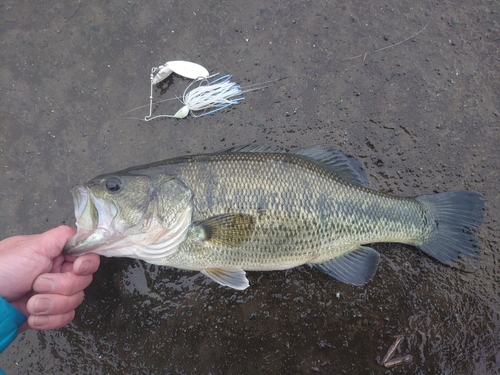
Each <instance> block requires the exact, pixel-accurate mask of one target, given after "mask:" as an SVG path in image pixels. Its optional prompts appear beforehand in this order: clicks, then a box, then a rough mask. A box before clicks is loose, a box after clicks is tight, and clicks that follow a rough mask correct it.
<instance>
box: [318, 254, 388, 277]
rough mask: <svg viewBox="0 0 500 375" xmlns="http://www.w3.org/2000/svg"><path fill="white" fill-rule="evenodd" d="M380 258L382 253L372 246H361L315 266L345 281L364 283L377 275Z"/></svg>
mask: <svg viewBox="0 0 500 375" xmlns="http://www.w3.org/2000/svg"><path fill="white" fill-rule="evenodd" d="M379 260H380V254H379V253H377V252H376V251H375V250H373V249H372V248H371V247H366V246H360V247H358V248H356V249H355V250H352V251H349V252H348V253H345V254H342V255H341V256H339V257H336V258H333V259H331V260H329V261H328V262H326V263H321V264H314V266H315V267H316V268H318V269H319V270H320V271H322V272H324V273H326V274H328V275H330V276H332V277H334V278H336V279H337V280H339V281H342V282H343V283H346V284H354V285H363V284H365V283H367V282H368V281H370V280H371V278H372V277H373V275H375V271H377V267H378V262H379Z"/></svg>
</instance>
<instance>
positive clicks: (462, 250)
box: [415, 191, 484, 263]
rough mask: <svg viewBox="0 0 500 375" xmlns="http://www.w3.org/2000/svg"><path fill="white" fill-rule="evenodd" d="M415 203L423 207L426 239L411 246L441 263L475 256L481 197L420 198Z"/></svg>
mask: <svg viewBox="0 0 500 375" xmlns="http://www.w3.org/2000/svg"><path fill="white" fill-rule="evenodd" d="M416 200H417V201H418V202H420V203H421V204H422V205H423V206H424V207H425V209H426V213H427V219H428V222H427V226H428V227H427V229H428V230H427V231H426V232H427V235H426V236H424V239H423V241H422V242H421V243H417V244H415V245H416V246H417V247H418V248H420V249H421V250H423V251H425V252H426V253H427V254H429V255H430V256H432V257H434V258H436V259H437V260H439V261H440V262H443V263H448V262H453V261H455V260H457V259H458V257H459V256H460V255H467V256H472V257H477V256H478V254H479V248H478V245H477V242H476V239H475V236H474V232H475V231H476V230H477V228H478V227H479V226H480V225H481V223H482V221H483V214H484V200H483V197H482V195H481V194H479V193H475V192H466V191H457V192H448V193H439V194H433V195H421V196H419V197H417V198H416Z"/></svg>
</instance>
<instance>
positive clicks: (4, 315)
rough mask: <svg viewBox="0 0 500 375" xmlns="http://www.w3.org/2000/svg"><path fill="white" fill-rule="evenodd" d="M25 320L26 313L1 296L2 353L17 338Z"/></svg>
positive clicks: (0, 341) (0, 335) (0, 340)
mask: <svg viewBox="0 0 500 375" xmlns="http://www.w3.org/2000/svg"><path fill="white" fill-rule="evenodd" d="M25 320H26V316H24V314H22V313H21V312H20V311H19V310H18V309H16V308H15V307H14V306H12V305H11V304H10V303H9V302H7V301H6V300H5V299H3V298H2V297H0V353H1V352H3V351H4V350H5V348H7V346H8V345H9V344H10V343H11V342H12V341H14V340H15V338H16V337H17V334H18V329H19V327H20V326H21V324H23V323H24V321H25Z"/></svg>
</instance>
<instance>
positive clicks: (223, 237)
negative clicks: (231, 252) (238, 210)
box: [195, 214, 255, 247]
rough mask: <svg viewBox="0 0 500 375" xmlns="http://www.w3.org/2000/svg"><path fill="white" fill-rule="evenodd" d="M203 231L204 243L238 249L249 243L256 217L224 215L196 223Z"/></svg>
mask: <svg viewBox="0 0 500 375" xmlns="http://www.w3.org/2000/svg"><path fill="white" fill-rule="evenodd" d="M195 226H197V227H199V228H201V229H202V231H203V237H202V240H203V241H209V242H211V243H212V244H214V245H217V246H221V247H238V246H241V245H242V244H243V243H245V242H247V241H248V240H249V239H250V237H251V236H252V234H253V232H254V229H255V217H253V216H252V215H247V214H222V215H217V216H212V217H210V218H208V219H206V220H201V221H198V222H196V223H195Z"/></svg>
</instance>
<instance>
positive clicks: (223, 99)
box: [118, 0, 433, 122]
mask: <svg viewBox="0 0 500 375" xmlns="http://www.w3.org/2000/svg"><path fill="white" fill-rule="evenodd" d="M428 2H429V13H430V14H429V18H428V20H427V23H426V24H425V25H424V26H423V27H422V28H421V29H420V30H418V31H417V32H416V33H414V34H412V35H411V36H409V37H407V38H405V39H403V40H400V41H399V42H396V43H392V44H390V45H388V46H385V47H382V48H378V49H376V50H374V51H371V52H368V51H366V52H365V53H364V54H359V55H356V56H352V57H349V58H346V59H342V60H337V61H329V62H328V63H327V64H326V65H323V66H320V67H317V68H315V69H312V70H304V71H303V72H302V74H307V73H312V72H315V71H318V70H320V69H326V68H328V67H329V66H331V65H332V64H334V63H340V62H347V61H351V60H355V59H358V58H360V57H363V61H365V60H366V57H367V56H368V55H373V54H375V53H378V52H381V51H385V50H388V49H390V48H393V47H396V46H398V45H401V44H403V43H405V42H407V41H409V40H411V39H414V38H416V37H417V36H418V35H420V34H421V33H422V32H424V31H425V29H426V28H427V26H429V24H430V22H431V20H432V15H433V14H432V4H431V1H430V0H428ZM172 72H174V73H177V74H179V75H181V76H183V77H186V78H190V79H193V82H191V83H190V84H189V85H188V86H187V88H186V89H185V90H184V93H183V95H182V97H179V96H175V97H172V98H168V99H163V100H158V101H156V102H153V92H154V86H155V85H156V84H158V83H160V82H161V81H163V80H164V79H165V78H166V77H167V76H168V75H170V74H171V73H172ZM218 75H219V73H215V74H212V75H209V73H208V71H207V70H206V69H205V68H203V67H202V66H201V65H198V64H195V63H192V62H189V61H169V62H167V63H165V64H164V65H160V66H159V67H153V68H151V75H150V95H149V104H146V105H143V106H139V107H135V108H133V109H131V110H129V111H126V112H124V113H122V114H120V115H119V116H118V118H119V119H124V120H140V121H146V122H148V121H151V120H155V119H159V118H185V117H187V115H189V114H190V115H191V116H193V117H202V116H206V115H210V114H213V113H215V112H218V111H221V110H223V109H225V108H227V107H228V106H230V105H233V104H238V103H239V102H241V101H242V100H243V99H244V98H245V97H244V96H241V95H242V94H244V93H247V92H252V91H258V90H263V89H265V88H267V87H269V86H268V84H270V83H275V82H279V81H281V80H284V79H286V78H289V77H292V76H295V77H297V75H291V76H284V77H281V78H277V79H273V80H269V81H265V82H262V83H256V84H253V85H248V86H244V87H240V85H239V84H237V83H235V82H231V80H230V79H231V77H232V76H231V75H229V74H228V75H224V76H221V77H219V78H216V79H214V80H213V81H209V79H210V78H214V77H216V76H218ZM196 83H198V84H199V85H198V87H195V88H192V86H193V85H195V84H196ZM171 100H178V101H179V102H181V103H182V104H183V107H182V108H181V109H179V110H178V111H177V112H176V113H175V114H173V115H167V114H161V115H156V116H153V106H158V105H159V104H161V103H164V102H167V101H171ZM148 106H149V115H146V116H145V117H143V118H137V117H123V116H124V115H127V114H129V113H131V112H134V111H137V110H139V109H142V108H146V107H148Z"/></svg>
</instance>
